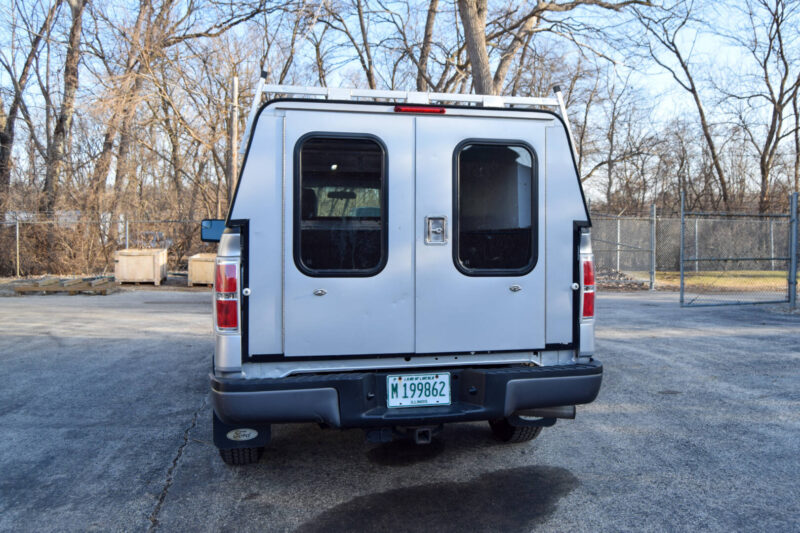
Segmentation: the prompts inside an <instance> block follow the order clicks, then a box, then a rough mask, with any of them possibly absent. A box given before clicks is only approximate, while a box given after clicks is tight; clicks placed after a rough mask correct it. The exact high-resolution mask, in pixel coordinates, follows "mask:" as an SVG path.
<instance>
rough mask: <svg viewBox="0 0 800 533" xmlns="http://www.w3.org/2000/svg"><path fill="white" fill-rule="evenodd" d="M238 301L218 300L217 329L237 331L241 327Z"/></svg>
mask: <svg viewBox="0 0 800 533" xmlns="http://www.w3.org/2000/svg"><path fill="white" fill-rule="evenodd" d="M237 303H238V302H237V301H236V300H217V327H218V328H220V329H236V328H237V327H239V320H238V318H239V317H238V313H237V312H236V304H237Z"/></svg>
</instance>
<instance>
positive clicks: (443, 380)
mask: <svg viewBox="0 0 800 533" xmlns="http://www.w3.org/2000/svg"><path fill="white" fill-rule="evenodd" d="M261 89H263V90H264V91H265V92H266V93H269V94H272V95H276V96H277V97H276V98H273V99H272V100H269V101H267V102H266V103H264V104H261V97H260V94H259V96H258V98H257V104H254V110H253V111H252V112H251V119H250V121H249V124H248V129H247V132H246V135H245V142H246V152H245V157H244V163H243V165H242V169H241V173H240V179H239V181H238V184H237V187H236V192H235V195H234V198H233V201H232V204H231V206H230V210H229V215H228V218H227V220H225V221H224V222H223V221H210V220H209V221H204V222H203V238H204V240H211V241H214V240H217V239H219V251H218V255H217V259H216V283H215V286H214V336H215V341H216V349H215V354H214V368H213V372H212V373H211V398H212V400H213V407H214V443H215V444H216V446H217V447H218V448H219V450H220V453H221V456H222V458H223V459H224V460H225V462H227V463H229V464H246V463H251V462H255V461H258V460H259V458H260V456H261V453H262V451H263V449H264V446H265V445H266V444H267V443H268V442H269V439H270V427H271V424H273V423H284V422H316V423H319V424H322V425H324V426H328V427H335V428H363V429H365V430H366V431H367V438H368V439H370V440H372V441H378V442H381V441H386V440H390V439H392V438H394V437H396V436H398V435H404V436H407V437H410V438H413V439H414V440H416V442H418V443H426V442H429V441H430V439H431V437H432V435H434V434H435V433H436V432H437V431H438V430H439V429H440V428H441V427H442V425H443V424H445V423H449V422H465V421H480V420H486V421H488V422H489V424H490V426H491V429H492V430H493V432H494V433H495V435H497V437H499V438H500V439H501V440H503V441H510V442H520V441H525V440H530V439H532V438H534V437H536V436H537V435H538V434H539V432H540V431H541V429H542V428H543V427H546V426H551V425H553V424H554V423H555V422H556V419H558V418H574V416H575V406H576V405H578V404H586V403H589V402H591V401H593V400H594V399H595V397H596V396H597V394H598V391H599V389H600V383H601V379H602V365H601V364H600V362H599V361H597V360H596V359H594V357H593V352H594V298H595V293H594V268H593V258H592V250H591V241H590V227H591V222H590V218H589V213H588V210H587V207H586V202H585V200H584V196H583V191H582V189H581V184H580V180H579V177H578V172H577V169H576V165H575V159H574V152H573V147H572V141H571V132H570V129H569V125H568V123H567V122H565V118H564V117H565V113H564V107H563V100H562V99H561V94H560V92H556V98H515V97H498V96H480V95H455V94H431V93H413V92H408V93H406V92H397V91H363V90H355V89H352V90H351V89H320V88H302V87H284V86H264V85H263V82H262V84H261ZM551 108H555V109H556V110H559V109H560V113H556V112H553V111H552V110H549V109H551ZM223 230H224V233H223Z"/></svg>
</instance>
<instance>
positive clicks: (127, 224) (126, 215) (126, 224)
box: [125, 215, 130, 250]
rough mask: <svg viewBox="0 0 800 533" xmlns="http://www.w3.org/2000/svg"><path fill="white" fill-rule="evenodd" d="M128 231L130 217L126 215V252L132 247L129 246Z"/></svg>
mask: <svg viewBox="0 0 800 533" xmlns="http://www.w3.org/2000/svg"><path fill="white" fill-rule="evenodd" d="M128 229H129V228H128V215H125V249H126V250H127V249H128V248H130V246H128Z"/></svg>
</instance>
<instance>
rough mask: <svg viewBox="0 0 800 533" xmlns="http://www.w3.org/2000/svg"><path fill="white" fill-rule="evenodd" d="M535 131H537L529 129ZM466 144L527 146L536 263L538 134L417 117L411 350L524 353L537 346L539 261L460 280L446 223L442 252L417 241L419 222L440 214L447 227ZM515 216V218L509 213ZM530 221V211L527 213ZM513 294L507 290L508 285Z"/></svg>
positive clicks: (541, 228)
mask: <svg viewBox="0 0 800 533" xmlns="http://www.w3.org/2000/svg"><path fill="white" fill-rule="evenodd" d="M537 125H539V124H538V123H537ZM466 140H475V141H476V142H479V141H481V140H483V141H486V140H509V141H513V142H522V143H525V144H527V145H529V146H530V147H531V148H532V149H533V151H534V155H535V156H536V157H535V159H534V165H539V168H537V169H536V171H535V172H534V176H535V177H536V176H537V175H538V177H539V178H540V179H538V180H534V181H535V182H538V186H539V191H538V194H537V195H536V198H537V201H538V203H539V204H538V211H539V221H538V223H537V221H534V227H535V228H536V231H538V239H537V242H538V245H539V250H537V251H536V255H537V256H538V257H539V258H541V257H542V255H543V254H542V253H541V247H542V243H543V242H544V232H545V224H544V205H543V200H542V199H543V198H544V194H543V192H544V191H543V183H544V180H543V179H541V176H542V174H543V172H542V168H541V162H540V161H541V156H538V154H539V153H542V152H543V151H544V129H543V128H541V127H537V128H532V127H531V124H530V122H528V121H526V120H515V119H514V118H506V119H490V120H486V119H476V118H472V117H448V116H446V115H445V116H434V117H424V116H423V117H417V119H416V141H417V142H416V176H417V196H416V211H417V216H416V219H417V227H418V228H419V230H418V231H417V238H416V242H415V245H416V250H417V253H416V255H417V260H416V267H417V294H416V304H417V320H416V352H417V353H446V352H470V351H485V350H493V351H503V350H529V349H535V348H544V345H545V338H544V311H545V309H544V304H545V299H544V292H545V290H544V278H545V276H544V261H541V262H539V261H538V260H537V263H536V265H535V266H534V268H533V270H532V271H531V272H529V273H528V274H525V275H522V276H479V277H478V276H466V275H464V274H462V273H461V272H459V271H458V270H457V269H456V266H455V265H454V261H453V251H452V246H453V239H454V238H455V237H454V235H453V231H452V227H453V225H452V224H448V235H447V237H448V239H447V243H446V244H445V245H443V246H432V245H428V244H425V242H424V222H425V220H424V219H425V217H426V216H446V217H447V219H448V221H450V222H452V216H453V213H454V209H453V181H454V180H453V172H454V171H453V166H454V160H453V154H454V150H456V147H457V146H458V145H459V144H461V143H462V142H464V141H466ZM514 214H516V213H514ZM525 214H527V217H528V220H530V216H531V213H530V209H528V211H527V213H521V215H523V216H524V215H525ZM515 285H516V286H518V287H520V288H521V290H519V291H517V292H512V291H511V290H510V287H512V286H515Z"/></svg>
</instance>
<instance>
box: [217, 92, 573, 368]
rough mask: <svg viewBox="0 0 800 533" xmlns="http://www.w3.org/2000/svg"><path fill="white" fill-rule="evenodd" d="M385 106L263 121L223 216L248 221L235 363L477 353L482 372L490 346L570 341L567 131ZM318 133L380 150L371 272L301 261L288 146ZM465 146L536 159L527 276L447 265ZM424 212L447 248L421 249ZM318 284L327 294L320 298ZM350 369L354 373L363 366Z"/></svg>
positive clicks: (318, 106)
mask: <svg viewBox="0 0 800 533" xmlns="http://www.w3.org/2000/svg"><path fill="white" fill-rule="evenodd" d="M392 108H393V106H392V105H386V106H380V105H371V106H364V105H359V104H348V103H333V102H330V103H329V102H325V101H319V102H309V101H289V100H286V101H278V102H275V103H273V104H271V105H269V106H267V107H265V108H264V109H262V110H261V112H260V113H258V115H257V118H256V120H255V123H254V124H253V125H251V128H252V134H251V135H252V137H251V140H250V144H249V147H248V152H247V157H246V164H244V166H243V169H242V175H241V178H240V184H239V187H238V189H237V193H236V198H235V202H234V204H233V206H232V211H231V214H230V216H229V221H231V222H237V221H246V223H247V232H248V235H247V236H246V237H244V240H245V246H246V247H247V250H248V254H249V255H248V259H247V261H248V273H247V277H246V279H245V280H244V283H246V284H247V287H248V288H249V289H250V293H249V296H248V298H247V299H246V306H243V307H244V308H245V309H246V311H245V315H246V316H244V317H243V320H244V321H245V326H246V327H245V329H246V331H244V332H243V335H242V337H243V339H245V340H244V342H243V345H242V350H243V351H242V353H243V362H245V363H247V362H248V359H250V358H251V357H253V356H270V357H273V358H277V359H281V360H284V361H289V360H291V358H296V357H302V358H306V357H309V358H310V357H323V356H334V357H344V358H347V356H350V355H352V356H369V355H391V354H397V355H405V354H414V355H416V354H419V355H423V354H426V355H427V354H431V355H435V354H441V355H446V356H450V355H453V354H469V353H473V352H478V353H476V354H475V355H474V356H471V357H470V361H471V362H472V363H473V364H474V363H475V362H476V361H473V359H474V358H475V357H477V358H478V359H480V360H483V361H485V362H486V363H487V364H490V363H491V362H492V360H493V358H492V354H491V353H488V352H511V353H513V351H520V352H524V354H523V353H521V354H520V357H521V358H522V359H525V360H529V361H530V360H533V361H534V362H539V363H541V361H542V356H541V354H542V353H544V352H545V350H548V349H549V350H554V349H555V350H558V349H560V347H563V346H568V345H570V344H571V343H572V342H573V340H574V333H575V332H574V331H573V330H574V328H578V327H579V325H578V324H577V323H576V320H575V319H576V318H577V317H576V313H575V312H574V310H573V307H574V289H573V288H572V283H573V278H574V273H573V264H574V260H575V259H574V253H575V248H574V228H573V222H586V221H587V214H586V211H585V206H584V202H583V197H582V192H581V190H580V186H579V182H578V179H577V176H576V174H575V169H574V164H573V159H572V154H571V148H570V145H569V141H568V138H567V132H566V130H565V128H564V126H563V124H562V123H561V122H560V121H558V119H557V118H556V117H555V116H554V115H552V114H547V113H542V112H536V111H507V110H503V109H487V108H476V109H461V108H456V109H448V110H447V111H448V112H447V114H445V115H435V116H428V115H415V114H402V113H394V112H393V109H392ZM313 132H329V133H344V134H348V133H349V134H362V135H371V136H374V137H376V138H377V139H379V140H380V142H381V143H382V144H383V146H384V148H385V150H386V156H387V161H388V175H387V183H388V202H389V204H388V217H389V218H388V243H389V249H388V259H387V262H386V265H385V267H384V268H383V269H382V270H381V271H380V272H379V273H378V274H376V275H373V276H367V277H311V276H308V275H306V274H304V273H303V272H301V271H300V270H299V269H298V268H297V266H296V264H295V260H294V256H293V252H292V243H293V238H294V211H293V206H294V196H293V195H294V187H293V183H294V179H295V169H294V151H295V146H296V145H297V143H298V140H300V139H301V138H302V137H303V136H305V135H308V134H309V133H313ZM470 139H471V140H474V141H476V142H479V141H496V140H504V141H510V142H516V143H522V144H525V145H527V146H529V147H530V149H531V150H532V152H533V155H534V161H533V163H534V167H535V173H534V176H535V179H534V183H536V191H535V192H536V198H537V205H536V207H537V208H538V214H536V213H530V212H527V213H526V212H525V210H524V209H523V208H522V207H521V208H520V211H519V213H517V215H518V216H519V217H521V219H522V218H524V217H525V216H528V217H530V216H534V217H538V219H537V220H533V227H534V228H535V231H536V232H537V236H538V239H537V248H538V250H536V256H537V258H536V263H535V266H534V268H533V270H531V271H530V272H528V273H527V274H524V275H520V276H507V275H504V276H478V277H475V276H467V275H465V274H463V273H461V272H459V270H458V269H457V268H456V267H455V264H454V260H453V252H452V248H451V246H452V244H453V239H454V235H453V234H452V227H453V226H452V222H453V220H452V216H453V198H454V196H453V183H454V178H453V172H454V171H453V165H454V150H455V149H456V147H457V146H458V145H459V144H460V143H463V142H464V141H466V140H470ZM528 211H530V210H528ZM428 216H444V217H446V218H447V230H446V231H447V234H446V240H447V243H446V244H445V245H439V246H435V245H430V244H426V243H425V231H426V226H425V217H428ZM513 286H516V289H519V290H516V289H512V287H513ZM320 290H322V291H324V293H325V294H324V296H317V295H315V291H320ZM581 331H582V332H585V333H589V332H588V331H586V329H585V328H581ZM548 347H549V348H548ZM480 352H487V353H485V354H484V355H483V356H481V354H480ZM533 352H537V354H535V355H534V356H532V357H531V356H529V355H528V353H533ZM481 357H482V359H481ZM512 358H513V356H512ZM560 359H561V357H560V356H559V357H557V358H556V360H560ZM398 360H399V359H398ZM387 361H388V359H387ZM351 363H352V364H348V365H347V368H358V367H359V364H358V359H353V360H352V362H351ZM253 364H254V363H248V366H249V367H250V368H251V369H252V368H253ZM259 364H264V365H269V364H273V363H259ZM274 364H276V365H279V364H283V363H279V362H276V363H274ZM289 364H290V366H292V368H294V369H298V368H300V367H302V363H301V362H300V361H298V362H294V363H289ZM311 366H314V365H310V367H311ZM316 366H318V365H316ZM371 366H374V365H372V364H371V363H369V364H367V363H364V367H365V368H368V367H371ZM267 372H269V371H267Z"/></svg>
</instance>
